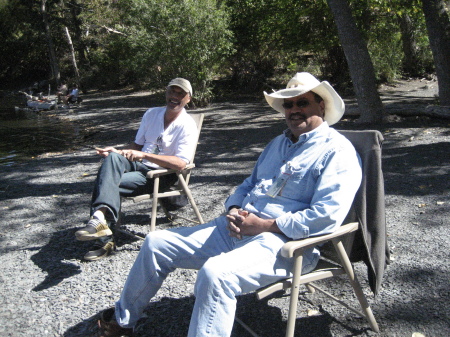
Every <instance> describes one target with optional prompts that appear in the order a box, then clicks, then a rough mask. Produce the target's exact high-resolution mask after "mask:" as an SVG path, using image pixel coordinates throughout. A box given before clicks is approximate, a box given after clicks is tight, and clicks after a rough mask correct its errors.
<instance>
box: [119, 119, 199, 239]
mask: <svg viewBox="0 0 450 337" xmlns="http://www.w3.org/2000/svg"><path fill="white" fill-rule="evenodd" d="M191 117H192V118H193V119H194V120H195V122H196V124H197V131H198V135H199V136H200V131H201V129H202V125H203V119H204V117H205V115H204V114H203V113H201V114H195V115H194V114H191ZM197 144H198V141H197ZM196 152H197V145H195V149H194V152H193V155H192V158H191V161H190V163H189V164H187V165H186V167H185V168H184V169H182V170H181V171H178V170H174V169H165V168H161V169H157V170H151V171H149V172H148V173H147V179H153V193H152V194H142V195H138V196H136V197H129V198H127V199H131V200H133V202H135V203H137V202H141V201H144V200H148V199H152V211H151V218H150V231H151V232H153V231H155V230H156V217H157V211H158V203H159V204H160V206H161V207H162V209H163V211H164V213H165V215H166V216H167V217H168V218H169V219H170V221H172V222H173V221H174V219H175V218H176V217H175V216H174V215H172V214H170V213H169V212H168V211H167V210H166V209H165V208H164V206H163V205H162V204H161V203H160V202H159V201H160V199H161V198H167V197H171V196H178V195H186V196H187V197H188V200H189V202H190V204H191V206H192V208H193V210H194V213H195V216H196V217H197V220H192V219H186V218H183V217H181V216H178V217H179V218H183V219H185V220H188V221H191V222H194V223H197V224H203V223H205V222H204V220H203V217H202V215H201V214H200V211H199V209H198V207H197V204H196V203H195V200H194V197H193V196H192V193H191V191H190V189H189V180H190V177H191V172H192V169H194V168H195V164H194V157H195V153H196ZM173 173H175V174H176V175H177V177H178V182H177V184H175V186H172V188H171V189H170V190H169V191H166V192H160V191H159V180H160V178H161V177H162V176H165V175H168V174H173ZM119 231H120V232H122V233H125V234H130V233H128V232H127V231H124V230H120V229H119ZM133 236H134V237H136V238H139V239H143V238H142V237H141V236H138V235H133Z"/></svg>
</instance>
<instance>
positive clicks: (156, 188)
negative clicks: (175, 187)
mask: <svg viewBox="0 0 450 337" xmlns="http://www.w3.org/2000/svg"><path fill="white" fill-rule="evenodd" d="M158 192H159V177H155V178H154V179H153V196H152V214H151V219H150V231H151V232H154V231H155V229H156V213H157V211H158Z"/></svg>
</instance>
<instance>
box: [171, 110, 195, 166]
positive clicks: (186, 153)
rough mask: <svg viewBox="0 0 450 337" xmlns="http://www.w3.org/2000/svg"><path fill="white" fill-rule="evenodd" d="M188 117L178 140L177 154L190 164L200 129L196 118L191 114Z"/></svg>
mask: <svg viewBox="0 0 450 337" xmlns="http://www.w3.org/2000/svg"><path fill="white" fill-rule="evenodd" d="M187 118H189V119H186V123H184V124H183V126H182V128H183V132H182V133H181V136H180V138H179V140H178V146H177V150H176V154H175V156H177V157H178V158H180V159H182V160H184V161H185V162H186V163H187V164H189V162H190V161H191V158H192V156H193V155H194V152H195V148H196V145H197V141H198V131H197V125H196V124H195V122H194V120H193V119H192V118H191V117H190V116H188V117H187Z"/></svg>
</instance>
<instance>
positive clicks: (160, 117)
mask: <svg viewBox="0 0 450 337" xmlns="http://www.w3.org/2000/svg"><path fill="white" fill-rule="evenodd" d="M165 112H166V107H158V108H151V109H148V110H147V111H146V112H145V114H144V117H142V121H141V125H140V126H139V130H138V132H137V134H136V139H135V141H134V142H135V143H136V144H138V145H142V151H143V152H147V153H155V154H160V155H166V156H176V157H178V158H180V159H182V160H184V161H185V162H186V163H189V162H190V161H191V158H192V156H193V155H194V150H195V146H196V144H197V136H198V132H197V125H196V124H195V121H194V120H193V119H192V117H191V116H189V115H188V113H187V112H186V110H185V109H183V110H182V111H181V113H180V114H179V115H178V117H177V118H176V119H175V120H174V121H173V122H172V123H171V124H170V125H169V126H168V127H167V129H166V130H164V113H165ZM143 163H144V164H145V165H147V166H149V167H153V168H160V166H158V165H156V164H154V163H152V162H150V161H148V160H144V161H143Z"/></svg>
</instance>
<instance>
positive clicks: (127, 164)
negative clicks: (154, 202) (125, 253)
mask: <svg viewBox="0 0 450 337" xmlns="http://www.w3.org/2000/svg"><path fill="white" fill-rule="evenodd" d="M150 170H151V168H149V167H148V166H146V165H144V164H142V163H139V162H132V161H129V160H128V159H126V158H125V157H124V156H121V155H120V154H117V153H114V152H111V153H110V154H109V155H108V156H107V157H106V158H105V159H104V161H103V164H102V166H101V167H100V169H99V170H98V173H97V179H96V180H95V186H94V191H93V193H92V201H91V216H92V214H94V212H95V211H96V210H97V209H99V208H102V207H106V208H107V209H108V210H109V214H106V219H107V220H109V221H112V222H117V219H118V218H119V212H120V197H121V196H125V197H132V196H136V195H140V194H146V193H152V192H153V180H152V179H147V178H146V175H147V172H148V171H150ZM176 181H177V176H176V175H175V174H169V175H167V176H164V177H161V178H160V190H164V189H166V188H169V187H170V186H172V185H173V184H175V182H176Z"/></svg>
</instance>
